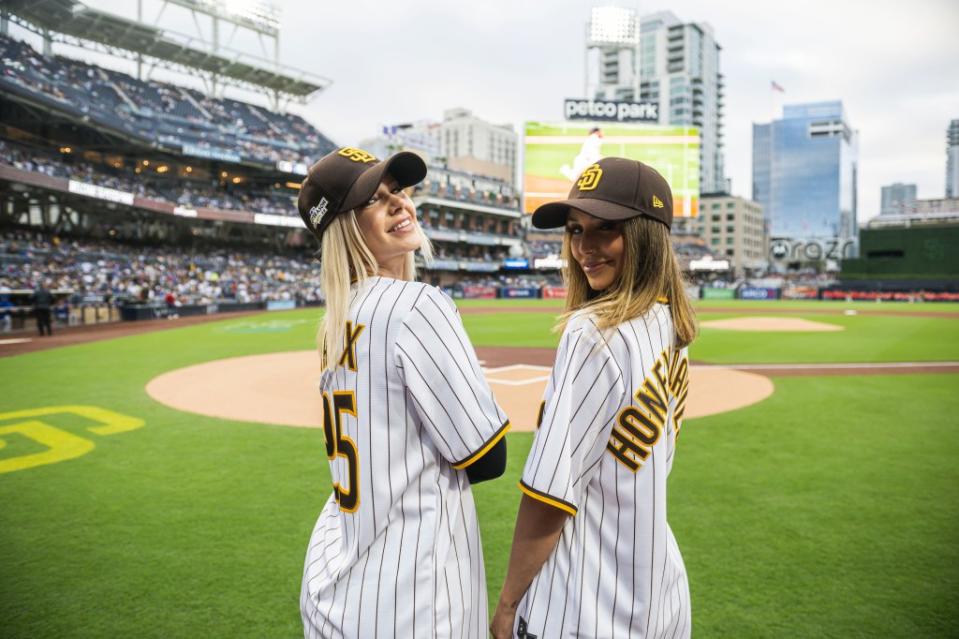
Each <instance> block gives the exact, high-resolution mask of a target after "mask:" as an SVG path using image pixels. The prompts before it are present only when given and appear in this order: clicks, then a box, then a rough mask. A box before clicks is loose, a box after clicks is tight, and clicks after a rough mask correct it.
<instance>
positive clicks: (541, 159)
mask: <svg viewBox="0 0 959 639" xmlns="http://www.w3.org/2000/svg"><path fill="white" fill-rule="evenodd" d="M594 129H598V131H596V130H594ZM525 136H526V139H525V153H526V156H525V157H526V160H525V163H524V171H523V210H524V211H525V212H527V213H532V212H533V211H534V210H535V209H536V207H537V206H539V205H540V204H544V203H546V202H552V201H555V200H563V199H566V196H567V195H568V194H569V189H570V187H572V186H573V183H574V182H575V181H576V178H577V177H579V174H580V173H582V172H583V170H584V169H585V168H586V167H588V166H590V165H591V164H593V163H594V162H597V161H598V160H600V159H601V158H604V157H608V156H619V157H627V158H632V159H634V160H639V161H640V162H645V163H646V164H649V165H650V166H652V167H653V168H655V169H656V170H657V171H659V172H660V173H662V174H663V177H665V178H666V180H667V181H668V182H669V185H670V187H672V189H673V216H674V217H696V216H697V215H698V213H699V129H697V128H695V127H684V126H659V125H651V124H616V123H610V122H581V121H576V122H527V123H526V125H525Z"/></svg>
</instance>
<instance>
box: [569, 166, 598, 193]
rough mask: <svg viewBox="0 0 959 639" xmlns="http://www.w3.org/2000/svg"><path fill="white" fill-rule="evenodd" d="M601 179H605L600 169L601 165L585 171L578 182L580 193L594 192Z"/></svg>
mask: <svg viewBox="0 0 959 639" xmlns="http://www.w3.org/2000/svg"><path fill="white" fill-rule="evenodd" d="M601 177H603V169H601V168H600V167H599V164H594V165H593V166H591V167H589V168H588V169H586V170H585V171H583V174H582V175H581V176H579V180H577V181H576V187H577V188H578V189H579V190H580V191H592V190H593V189H595V188H596V187H597V186H599V179H600V178H601Z"/></svg>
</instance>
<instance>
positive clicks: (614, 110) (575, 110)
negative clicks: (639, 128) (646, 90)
mask: <svg viewBox="0 0 959 639" xmlns="http://www.w3.org/2000/svg"><path fill="white" fill-rule="evenodd" d="M563 113H565V114H566V119H567V120H602V121H606V122H656V121H658V120H659V104H657V103H655V102H625V101H622V100H583V99H577V98H566V99H565V100H564V101H563Z"/></svg>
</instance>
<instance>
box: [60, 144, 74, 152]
mask: <svg viewBox="0 0 959 639" xmlns="http://www.w3.org/2000/svg"><path fill="white" fill-rule="evenodd" d="M60 153H73V149H71V148H70V147H68V146H61V147H60Z"/></svg>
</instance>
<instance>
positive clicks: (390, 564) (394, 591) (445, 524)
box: [300, 277, 509, 638]
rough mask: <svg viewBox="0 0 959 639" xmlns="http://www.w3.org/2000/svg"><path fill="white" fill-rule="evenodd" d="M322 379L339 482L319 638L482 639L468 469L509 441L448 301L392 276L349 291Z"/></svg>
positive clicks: (329, 517) (323, 520) (308, 614)
mask: <svg viewBox="0 0 959 639" xmlns="http://www.w3.org/2000/svg"><path fill="white" fill-rule="evenodd" d="M346 328H347V336H346V339H345V348H344V351H343V353H342V354H341V356H340V359H339V365H338V366H337V367H336V369H335V370H333V371H327V372H325V373H324V374H323V377H322V380H321V383H320V385H321V391H322V396H323V403H324V431H325V436H326V453H327V457H328V458H329V463H330V472H331V474H332V479H333V494H332V495H331V496H330V498H329V499H328V500H327V502H326V505H325V507H324V508H323V510H322V512H321V513H320V516H319V519H318V520H317V522H316V526H315V528H314V530H313V534H312V536H311V539H310V546H309V550H308V551H307V556H306V563H305V568H304V575H303V585H302V590H301V597H300V610H301V613H302V616H303V622H304V634H305V636H306V637H307V638H314V637H469V638H473V637H486V636H487V629H486V623H487V602H486V578H485V572H484V567H483V553H482V547H481V545H480V536H479V527H478V524H477V520H476V509H475V506H474V503H473V496H472V493H471V491H470V485H469V481H468V479H467V477H466V473H465V472H461V470H459V469H462V468H465V467H466V466H468V465H469V464H470V463H471V462H472V461H475V460H476V459H478V458H479V457H481V456H482V455H483V454H484V453H485V452H486V451H487V450H489V449H490V448H491V447H492V446H493V445H494V444H495V443H496V442H497V441H499V439H500V438H501V437H502V436H503V435H504V434H505V432H506V430H507V429H508V428H509V422H508V421H507V419H506V416H505V414H504V413H503V411H502V410H501V409H500V408H499V406H498V405H497V404H496V401H495V400H494V398H493V396H492V393H491V392H490V389H489V386H488V384H487V383H486V380H485V378H484V376H483V373H482V370H481V369H480V366H479V362H478V361H477V359H476V354H475V351H474V350H473V347H472V345H471V344H470V342H469V339H468V338H467V336H466V333H465V331H464V330H463V325H462V322H461V320H460V318H459V315H458V313H457V311H456V308H455V306H454V305H453V302H452V300H450V299H449V297H447V296H446V295H444V294H443V293H442V292H440V291H439V290H438V289H436V288H434V287H431V286H427V285H425V284H421V283H417V282H406V281H401V280H395V279H390V278H385V277H379V278H372V279H370V280H367V281H365V282H364V283H362V284H360V285H356V286H354V288H353V291H352V293H351V301H350V310H349V322H348V324H347V327H346Z"/></svg>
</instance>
